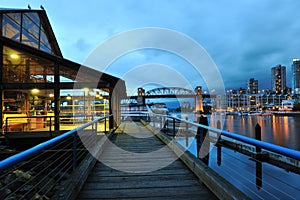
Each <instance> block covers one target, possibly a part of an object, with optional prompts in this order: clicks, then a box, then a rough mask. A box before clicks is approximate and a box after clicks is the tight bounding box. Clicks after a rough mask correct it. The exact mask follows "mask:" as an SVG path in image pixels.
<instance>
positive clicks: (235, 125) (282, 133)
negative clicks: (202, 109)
mask: <svg viewBox="0 0 300 200" xmlns="http://www.w3.org/2000/svg"><path fill="white" fill-rule="evenodd" d="M178 117H182V118H184V119H185V118H186V117H188V119H189V120H190V121H193V120H194V114H193V113H189V114H186V113H185V114H178ZM208 119H209V124H210V126H213V127H217V126H216V123H217V121H218V118H217V116H215V115H208ZM257 123H258V124H259V125H260V126H261V140H262V141H265V142H269V143H272V144H276V145H280V146H283V147H287V148H290V149H295V150H298V151H300V117H295V116H294V117H292V116H289V117H288V116H237V115H227V116H226V118H225V123H224V125H223V126H222V127H223V130H226V131H230V132H233V133H237V134H240V135H244V136H247V137H251V138H255V126H256V124H257Z"/></svg>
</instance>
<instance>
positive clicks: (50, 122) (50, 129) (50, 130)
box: [49, 116, 52, 137]
mask: <svg viewBox="0 0 300 200" xmlns="http://www.w3.org/2000/svg"><path fill="white" fill-rule="evenodd" d="M49 126H50V127H49V132H50V137H52V116H50V121H49Z"/></svg>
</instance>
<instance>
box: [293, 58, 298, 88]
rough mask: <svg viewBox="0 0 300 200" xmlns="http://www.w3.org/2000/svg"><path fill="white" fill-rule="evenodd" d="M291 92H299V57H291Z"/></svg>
mask: <svg viewBox="0 0 300 200" xmlns="http://www.w3.org/2000/svg"><path fill="white" fill-rule="evenodd" d="M292 92H294V94H300V59H293V64H292Z"/></svg>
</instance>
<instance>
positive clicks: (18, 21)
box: [2, 12, 53, 53]
mask: <svg viewBox="0 0 300 200" xmlns="http://www.w3.org/2000/svg"><path fill="white" fill-rule="evenodd" d="M2 24H3V25H2V33H3V36H4V37H7V38H10V39H13V40H15V41H18V42H21V43H23V44H26V45H28V46H31V47H34V48H37V49H40V50H42V51H45V52H47V53H53V51H52V48H51V44H50V42H49V39H48V37H47V34H46V33H45V30H44V28H43V26H42V24H41V21H40V18H39V15H38V14H37V13H34V12H28V13H23V14H21V13H8V14H3V20H2ZM21 29H22V31H21ZM21 32H22V36H20V33H21Z"/></svg>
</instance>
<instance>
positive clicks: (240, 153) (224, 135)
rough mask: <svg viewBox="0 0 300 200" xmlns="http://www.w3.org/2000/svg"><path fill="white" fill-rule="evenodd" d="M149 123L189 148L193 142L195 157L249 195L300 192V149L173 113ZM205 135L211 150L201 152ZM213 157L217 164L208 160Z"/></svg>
mask: <svg viewBox="0 0 300 200" xmlns="http://www.w3.org/2000/svg"><path fill="white" fill-rule="evenodd" d="M199 121H201V120H199ZM151 125H152V126H154V127H155V128H158V130H160V131H163V132H166V134H168V135H169V136H171V137H174V138H175V139H176V141H181V142H180V143H181V145H182V146H185V147H186V148H187V149H189V150H190V149H193V148H191V147H190V146H189V145H188V144H190V145H191V143H192V142H194V145H195V146H196V147H195V148H194V149H193V150H194V151H196V152H195V154H194V155H195V156H197V157H198V158H199V159H201V160H202V161H203V162H204V163H206V164H207V165H208V166H209V167H212V168H213V170H217V171H216V172H217V173H219V174H220V173H221V174H220V175H221V176H223V177H224V178H226V179H227V178H229V179H231V180H228V181H229V182H231V181H232V182H231V183H232V184H233V185H236V186H237V187H238V188H243V192H245V193H246V194H247V195H249V196H250V197H251V198H291V197H293V198H295V196H297V195H299V194H300V188H299V187H298V186H299V184H300V179H299V178H300V152H299V151H296V150H293V149H289V148H285V147H281V146H278V145H275V144H271V143H268V142H264V141H260V140H257V139H254V138H249V137H246V136H242V135H239V134H236V133H231V132H229V131H225V130H221V129H217V128H213V127H210V126H207V125H203V124H199V123H196V122H192V121H188V120H185V119H181V118H177V117H173V116H164V115H155V116H153V117H152V120H151ZM256 128H257V127H256ZM257 131H258V132H259V129H258V130H257ZM205 134H206V135H205ZM205 136H208V138H209V143H210V146H209V148H210V149H211V151H210V152H209V154H207V155H201V150H200V148H201V147H202V145H204V146H205V144H204V137H205ZM194 138H195V139H194ZM190 139H191V140H190ZM184 141H186V144H184ZM212 143H214V144H215V146H212V145H211V144H212ZM188 146H189V147H188ZM231 150H233V151H231ZM249 157H250V159H249ZM212 158H213V160H214V159H216V161H217V162H216V164H217V165H216V164H214V163H213V162H212V161H211V160H209V159H212ZM225 158H226V159H225ZM224 163H225V164H224ZM264 163H265V164H264ZM222 166H223V167H222ZM246 168H247V169H246ZM264 169H265V170H264ZM253 172H254V173H253ZM289 172H291V173H289ZM263 179H264V181H263ZM283 188H285V189H283ZM276 195H277V196H276Z"/></svg>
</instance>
